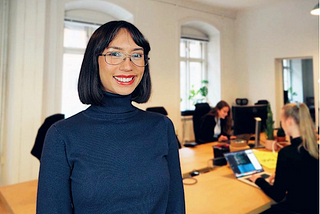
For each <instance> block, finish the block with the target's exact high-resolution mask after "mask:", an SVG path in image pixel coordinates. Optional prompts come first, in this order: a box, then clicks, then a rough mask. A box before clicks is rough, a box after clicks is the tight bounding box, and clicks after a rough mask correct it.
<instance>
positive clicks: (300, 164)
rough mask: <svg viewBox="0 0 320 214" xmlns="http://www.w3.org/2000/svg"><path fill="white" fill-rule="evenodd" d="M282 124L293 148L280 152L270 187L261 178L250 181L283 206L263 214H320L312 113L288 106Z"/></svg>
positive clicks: (256, 176) (282, 115) (317, 166)
mask: <svg viewBox="0 0 320 214" xmlns="http://www.w3.org/2000/svg"><path fill="white" fill-rule="evenodd" d="M280 120H281V125H282V128H283V129H284V131H285V132H286V134H287V135H289V136H290V138H291V145H289V146H287V147H285V148H283V149H281V150H280V151H279V153H278V160H277V167H276V173H275V175H273V176H271V177H270V179H269V182H270V184H269V183H268V182H267V181H265V180H264V179H263V178H260V177H259V176H258V175H252V176H251V178H250V180H251V181H252V182H254V183H255V184H257V185H258V186H259V187H260V188H261V189H262V191H263V192H264V193H265V194H267V195H268V196H269V197H270V198H272V199H273V200H275V201H276V202H279V203H278V204H275V205H272V206H271V208H270V209H268V210H267V211H264V212H263V214H270V213H272V214H273V213H281V214H286V213H295V214H298V213H303V214H304V213H308V214H313V213H317V214H318V213H319V148H318V144H317V137H316V132H315V131H314V130H315V129H314V123H313V121H312V119H311V117H310V113H309V109H308V107H307V106H306V105H305V104H304V103H300V104H295V103H290V104H286V105H285V106H284V107H283V108H282V110H281V115H280ZM273 180H274V182H273Z"/></svg>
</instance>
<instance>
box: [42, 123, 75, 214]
mask: <svg viewBox="0 0 320 214" xmlns="http://www.w3.org/2000/svg"><path fill="white" fill-rule="evenodd" d="M70 173H71V167H70V165H69V163H68V160H67V157H66V147H65V144H64V142H63V140H62V139H61V136H60V133H59V132H58V131H57V129H56V127H55V126H52V127H51V128H50V129H49V131H48V133H47V135H46V139H45V143H44V147H43V151H42V156H41V162H40V173H39V182H38V193H37V194H38V195H37V214H53V213H55V214H58V213H64V214H68V213H73V212H72V205H71V204H72V200H71V188H70Z"/></svg>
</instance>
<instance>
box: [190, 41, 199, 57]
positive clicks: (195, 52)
mask: <svg viewBox="0 0 320 214" xmlns="http://www.w3.org/2000/svg"><path fill="white" fill-rule="evenodd" d="M190 57H191V58H197V59H201V43H200V42H199V41H190Z"/></svg>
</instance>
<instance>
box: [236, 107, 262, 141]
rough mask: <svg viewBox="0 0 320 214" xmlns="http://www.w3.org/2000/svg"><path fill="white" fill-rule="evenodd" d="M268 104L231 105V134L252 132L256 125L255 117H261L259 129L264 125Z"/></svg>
mask: <svg viewBox="0 0 320 214" xmlns="http://www.w3.org/2000/svg"><path fill="white" fill-rule="evenodd" d="M267 107H268V105H266V104H264V105H252V106H232V118H233V134H234V135H241V134H254V133H255V131H256V130H255V127H256V120H255V119H254V118H255V117H260V118H261V125H260V131H261V132H263V130H264V129H265V127H266V120H267V114H268V112H267Z"/></svg>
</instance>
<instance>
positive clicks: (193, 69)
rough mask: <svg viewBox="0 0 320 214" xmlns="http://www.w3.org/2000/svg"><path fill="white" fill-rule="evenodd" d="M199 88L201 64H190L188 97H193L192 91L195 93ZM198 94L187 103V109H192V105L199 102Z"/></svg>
mask: <svg viewBox="0 0 320 214" xmlns="http://www.w3.org/2000/svg"><path fill="white" fill-rule="evenodd" d="M200 87H201V63H200V62H191V63H190V91H189V95H191V96H193V93H192V92H191V91H192V90H193V91H194V92H195V93H196V92H197V91H198V90H199V89H200ZM200 98H201V96H200V95H199V94H197V95H195V96H193V97H192V98H191V99H190V102H189V108H190V109H194V105H195V104H196V103H197V102H198V101H199V100H200Z"/></svg>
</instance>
